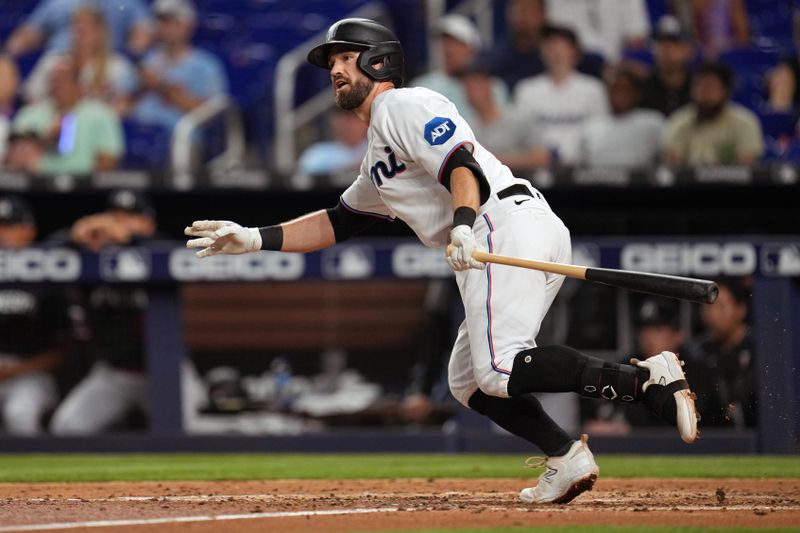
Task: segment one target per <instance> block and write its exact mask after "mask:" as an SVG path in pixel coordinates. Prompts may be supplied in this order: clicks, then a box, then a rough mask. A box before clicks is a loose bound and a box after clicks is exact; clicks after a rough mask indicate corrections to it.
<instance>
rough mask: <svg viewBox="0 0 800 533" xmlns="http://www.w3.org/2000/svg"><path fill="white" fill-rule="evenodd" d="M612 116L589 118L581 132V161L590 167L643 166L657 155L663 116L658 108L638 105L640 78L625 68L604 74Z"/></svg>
mask: <svg viewBox="0 0 800 533" xmlns="http://www.w3.org/2000/svg"><path fill="white" fill-rule="evenodd" d="M607 89H608V103H609V105H610V107H611V115H607V116H602V117H598V118H596V119H594V120H592V121H590V122H589V123H588V125H587V127H586V129H585V130H584V131H583V135H582V139H581V150H582V154H583V156H582V159H583V162H584V163H585V164H587V165H589V166H614V167H626V168H643V167H647V166H649V165H652V164H653V163H655V162H656V158H657V157H658V155H659V149H660V142H661V132H662V129H663V127H664V118H663V117H662V116H661V114H660V113H658V112H657V111H653V110H650V109H642V108H640V107H639V104H640V103H641V99H642V89H641V80H640V79H639V77H638V76H637V75H636V73H635V72H634V71H633V70H631V69H628V68H619V69H616V70H614V71H611V72H610V73H609V75H608V76H607Z"/></svg>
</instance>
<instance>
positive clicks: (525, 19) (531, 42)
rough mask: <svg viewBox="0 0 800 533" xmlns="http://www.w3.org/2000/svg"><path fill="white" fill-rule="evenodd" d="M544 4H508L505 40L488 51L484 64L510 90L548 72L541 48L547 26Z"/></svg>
mask: <svg viewBox="0 0 800 533" xmlns="http://www.w3.org/2000/svg"><path fill="white" fill-rule="evenodd" d="M543 2H544V0H508V3H507V5H506V12H505V14H506V31H505V39H504V40H501V41H500V42H497V43H495V44H494V46H491V47H487V48H486V49H485V50H484V51H483V52H482V54H481V56H480V62H481V63H482V64H483V65H485V66H486V67H488V68H489V69H490V72H491V73H492V74H493V75H495V76H497V77H499V78H500V79H502V80H503V81H504V82H505V83H506V84H507V85H508V88H509V89H513V88H514V86H515V85H516V84H517V82H518V81H520V80H522V79H524V78H530V77H532V76H537V75H539V74H541V73H542V72H544V64H543V63H542V57H541V55H540V53H539V52H540V50H539V45H540V44H541V40H542V35H541V34H542V28H543V27H544V25H545V13H544V3H543Z"/></svg>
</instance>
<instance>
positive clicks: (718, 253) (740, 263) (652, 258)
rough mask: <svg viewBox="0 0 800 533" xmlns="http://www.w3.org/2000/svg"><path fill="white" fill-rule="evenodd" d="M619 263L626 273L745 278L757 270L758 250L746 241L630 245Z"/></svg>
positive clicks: (625, 249) (626, 247) (623, 250)
mask: <svg viewBox="0 0 800 533" xmlns="http://www.w3.org/2000/svg"><path fill="white" fill-rule="evenodd" d="M620 264H621V266H622V268H623V269H624V270H643V271H645V272H659V273H662V274H679V275H686V274H690V275H697V276H719V275H727V276H745V275H748V274H752V273H754V272H755V270H756V249H755V246H753V245H752V244H749V243H746V242H730V243H724V244H720V243H715V242H698V243H692V244H688V243H661V244H628V245H627V246H625V247H624V248H623V249H622V254H621V257H620Z"/></svg>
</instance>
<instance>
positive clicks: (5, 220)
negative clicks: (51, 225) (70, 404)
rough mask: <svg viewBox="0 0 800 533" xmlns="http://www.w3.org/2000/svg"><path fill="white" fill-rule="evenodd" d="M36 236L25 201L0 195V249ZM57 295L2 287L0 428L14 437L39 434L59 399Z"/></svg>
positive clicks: (65, 326)
mask: <svg viewBox="0 0 800 533" xmlns="http://www.w3.org/2000/svg"><path fill="white" fill-rule="evenodd" d="M35 237H36V222H35V220H34V218H33V215H32V213H31V211H30V209H29V207H28V205H27V204H26V203H25V201H24V200H22V199H21V198H18V197H15V196H2V197H0V248H4V249H6V250H7V251H8V250H20V249H22V248H25V247H27V246H29V245H30V244H31V243H32V242H33V240H34V238H35ZM58 294H59V293H58V292H57V291H56V290H54V289H48V288H46V287H45V286H43V285H13V286H2V287H0V410H1V412H2V423H3V427H4V428H5V430H6V431H8V432H9V433H12V434H15V435H34V434H37V433H39V432H40V431H41V430H42V417H43V416H44V415H45V413H46V412H47V411H48V410H49V409H51V408H53V407H54V406H55V404H56V402H57V400H58V395H57V389H56V382H55V379H54V378H53V376H52V375H51V373H50V371H51V370H53V369H54V368H55V367H56V366H57V365H58V364H59V363H60V362H61V361H62V360H63V359H64V355H65V353H66V348H67V346H68V342H69V339H70V328H69V320H68V318H67V308H66V305H65V300H64V298H59V297H58Z"/></svg>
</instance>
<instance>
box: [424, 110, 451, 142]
mask: <svg viewBox="0 0 800 533" xmlns="http://www.w3.org/2000/svg"><path fill="white" fill-rule="evenodd" d="M455 132H456V125H455V124H454V123H453V121H452V120H450V119H449V118H445V117H435V118H433V119H431V120H430V121H429V122H428V123H427V124H425V140H426V141H428V144H430V145H431V146H438V145H440V144H444V143H446V142H447V141H449V140H450V137H452V136H453V134H454V133H455Z"/></svg>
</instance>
